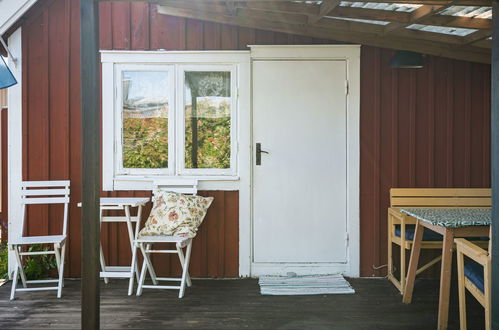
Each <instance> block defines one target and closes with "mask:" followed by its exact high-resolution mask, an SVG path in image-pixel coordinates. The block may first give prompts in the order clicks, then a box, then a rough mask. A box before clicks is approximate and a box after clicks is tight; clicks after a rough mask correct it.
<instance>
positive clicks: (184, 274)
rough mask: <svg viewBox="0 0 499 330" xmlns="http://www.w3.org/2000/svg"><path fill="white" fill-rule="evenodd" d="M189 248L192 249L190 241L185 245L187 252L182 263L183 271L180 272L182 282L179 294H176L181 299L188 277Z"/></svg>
mask: <svg viewBox="0 0 499 330" xmlns="http://www.w3.org/2000/svg"><path fill="white" fill-rule="evenodd" d="M191 247H192V241H191V242H190V243H189V245H187V251H186V253H185V260H184V263H183V271H182V281H181V283H180V292H179V294H178V297H179V298H182V297H183V296H184V292H185V284H186V281H187V277H188V276H189V275H188V270H189V260H190V259H191ZM179 257H180V254H179Z"/></svg>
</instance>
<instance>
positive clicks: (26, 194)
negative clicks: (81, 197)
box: [8, 181, 69, 300]
mask: <svg viewBox="0 0 499 330" xmlns="http://www.w3.org/2000/svg"><path fill="white" fill-rule="evenodd" d="M21 203H22V211H21V228H23V232H24V229H25V228H24V226H25V218H26V206H27V205H36V204H38V205H43V204H48V205H56V204H62V205H64V214H63V221H62V234H60V235H46V236H21V237H16V238H12V239H10V240H9V243H8V245H9V249H10V250H13V251H14V255H15V257H16V259H15V270H14V276H13V278H12V289H11V293H10V300H12V299H14V296H15V293H16V291H43V290H57V298H60V297H61V294H62V287H63V286H64V256H65V252H66V238H67V236H66V235H67V223H68V206H69V181H25V182H22V188H21ZM35 244H43V245H49V246H50V245H53V247H54V249H53V250H47V251H28V250H26V251H23V249H22V248H23V247H28V246H30V245H35ZM44 254H53V255H55V260H56V263H57V270H58V279H57V280H27V279H26V274H25V273H24V269H23V263H22V261H23V257H24V256H30V255H44ZM19 275H20V277H21V281H22V284H23V288H17V281H18V276H19ZM43 283H57V286H53V287H30V288H28V284H43Z"/></svg>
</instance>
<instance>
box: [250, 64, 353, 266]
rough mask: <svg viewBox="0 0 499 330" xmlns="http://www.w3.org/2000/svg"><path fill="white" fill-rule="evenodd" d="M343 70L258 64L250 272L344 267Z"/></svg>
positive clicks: (255, 66) (325, 66)
mask: <svg viewBox="0 0 499 330" xmlns="http://www.w3.org/2000/svg"><path fill="white" fill-rule="evenodd" d="M346 67H347V63H346V61H344V60H330V61H328V60H277V61H276V60H272V61H271V60H268V61H267V60H259V61H254V62H253V76H252V81H253V82H252V84H253V148H254V152H255V154H254V155H253V156H254V158H253V262H252V275H256V276H258V275H263V274H285V273H286V272H287V271H295V272H298V273H301V274H307V273H308V274H312V273H329V272H334V271H344V270H345V269H346V263H347V248H348V247H347V244H348V236H347V150H346V146H347V116H346V115H347V114H346V108H347V107H346V93H347V92H346V75H347V72H346ZM257 144H260V147H261V150H263V151H266V152H268V153H264V152H262V153H260V156H261V162H260V164H257V160H258V155H257Z"/></svg>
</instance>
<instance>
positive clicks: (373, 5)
mask: <svg viewBox="0 0 499 330" xmlns="http://www.w3.org/2000/svg"><path fill="white" fill-rule="evenodd" d="M340 6H341V7H352V8H366V9H379V10H387V11H401V12H407V13H410V12H412V11H414V10H416V9H418V8H419V7H421V5H413V4H406V3H385V2H363V1H342V2H340Z"/></svg>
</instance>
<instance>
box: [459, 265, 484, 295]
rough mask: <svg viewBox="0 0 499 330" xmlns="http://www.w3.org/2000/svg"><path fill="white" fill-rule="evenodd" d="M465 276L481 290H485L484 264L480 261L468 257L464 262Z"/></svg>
mask: <svg viewBox="0 0 499 330" xmlns="http://www.w3.org/2000/svg"><path fill="white" fill-rule="evenodd" d="M464 276H466V278H467V279H468V280H470V282H471V283H473V284H474V285H475V286H476V287H477V288H478V289H480V291H482V292H484V287H485V285H484V280H483V266H482V265H480V264H479V263H478V262H476V261H474V260H471V259H468V260H466V261H465V263H464Z"/></svg>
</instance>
